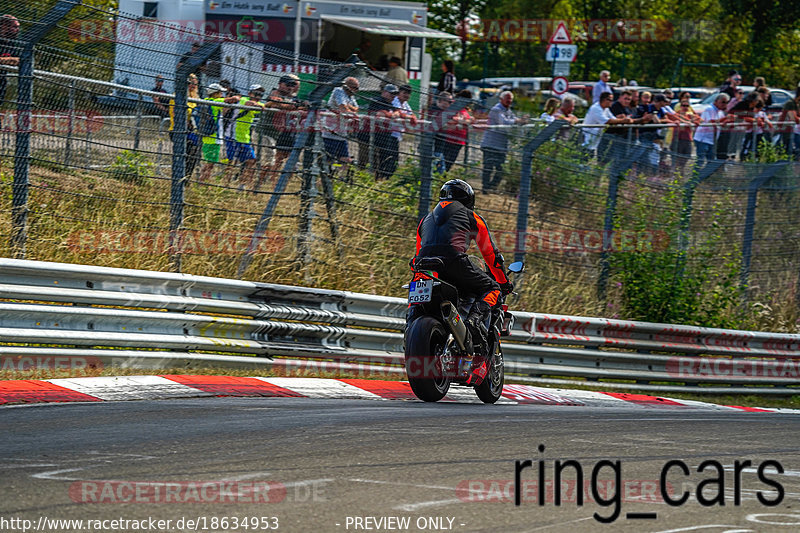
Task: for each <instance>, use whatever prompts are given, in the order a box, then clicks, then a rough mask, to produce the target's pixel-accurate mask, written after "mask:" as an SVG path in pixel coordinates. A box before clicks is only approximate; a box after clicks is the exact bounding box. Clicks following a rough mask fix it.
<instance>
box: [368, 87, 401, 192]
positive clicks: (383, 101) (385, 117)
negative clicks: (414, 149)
mask: <svg viewBox="0 0 800 533" xmlns="http://www.w3.org/2000/svg"><path fill="white" fill-rule="evenodd" d="M399 93H400V89H398V88H397V86H396V85H392V84H391V83H390V84H388V85H386V86H385V87H384V88H383V90H382V91H381V97H380V98H376V99H375V100H373V101H372V102H370V104H369V108H368V109H367V112H368V113H369V114H370V116H371V117H373V120H376V126H375V158H376V163H377V167H378V168H377V169H376V172H375V181H381V180H385V179H388V178H389V177H390V176H391V175H392V174H394V171H395V170H397V159H398V157H399V144H398V142H397V138H396V137H393V136H392V131H391V130H392V128H391V122H392V121H393V120H394V119H396V118H400V116H401V113H400V111H399V110H397V109H396V108H395V107H394V106H393V105H392V102H393V101H394V99H395V96H397V95H398V94H399Z"/></svg>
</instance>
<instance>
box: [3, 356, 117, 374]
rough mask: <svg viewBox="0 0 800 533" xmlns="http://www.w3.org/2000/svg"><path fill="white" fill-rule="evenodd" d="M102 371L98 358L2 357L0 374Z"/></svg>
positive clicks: (101, 364)
mask: <svg viewBox="0 0 800 533" xmlns="http://www.w3.org/2000/svg"><path fill="white" fill-rule="evenodd" d="M88 369H95V370H102V369H103V361H101V360H100V358H99V357H93V356H83V355H3V356H0V372H2V371H5V372H31V371H36V370H88Z"/></svg>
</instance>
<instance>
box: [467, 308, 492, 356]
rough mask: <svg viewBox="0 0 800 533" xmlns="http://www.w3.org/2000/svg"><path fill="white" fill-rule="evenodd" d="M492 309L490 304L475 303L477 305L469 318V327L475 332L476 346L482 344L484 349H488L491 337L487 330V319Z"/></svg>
mask: <svg viewBox="0 0 800 533" xmlns="http://www.w3.org/2000/svg"><path fill="white" fill-rule="evenodd" d="M491 309H492V308H491V306H490V305H489V304H488V303H486V302H484V301H483V300H480V301H478V302H475V305H473V306H472V310H471V311H470V312H469V316H468V317H467V325H469V327H470V329H471V330H472V332H473V335H474V338H475V344H478V343H480V344H482V345H483V347H484V349H485V348H486V345H487V344H486V343H487V340H488V336H489V330H488V329H487V328H486V318H487V317H488V316H489V312H490V311H491Z"/></svg>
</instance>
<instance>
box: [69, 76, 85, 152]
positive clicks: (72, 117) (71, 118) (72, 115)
mask: <svg viewBox="0 0 800 533" xmlns="http://www.w3.org/2000/svg"><path fill="white" fill-rule="evenodd" d="M86 127H87V128H88V127H89V126H88V123H87V126H86ZM74 131H75V82H74V81H71V82H69V115H68V118H67V139H66V148H65V149H64V166H67V167H69V166H70V164H71V163H72V134H73V132H74Z"/></svg>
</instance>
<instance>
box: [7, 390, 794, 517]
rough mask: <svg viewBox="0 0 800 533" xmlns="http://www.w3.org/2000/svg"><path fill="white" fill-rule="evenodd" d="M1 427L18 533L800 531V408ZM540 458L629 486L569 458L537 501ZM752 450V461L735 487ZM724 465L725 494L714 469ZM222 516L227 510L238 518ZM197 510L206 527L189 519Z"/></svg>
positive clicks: (181, 403)
mask: <svg viewBox="0 0 800 533" xmlns="http://www.w3.org/2000/svg"><path fill="white" fill-rule="evenodd" d="M0 426H1V427H2V433H1V434H0V435H1V436H0V446H2V450H3V458H4V459H3V461H2V463H0V471H1V472H0V476H1V477H2V498H1V499H0V529H2V530H4V531H13V530H17V531H21V530H22V529H21V527H20V525H21V524H23V523H22V522H20V521H18V522H5V523H4V522H3V520H4V519H5V520H10V519H18V520H22V519H27V520H31V521H32V522H31V524H30V525H29V526H30V528H31V530H34V528H35V527H36V526H39V531H101V530H105V531H111V530H113V531H137V530H138V531H141V530H142V529H135V528H134V527H132V525H135V526H136V527H140V525H136V524H134V523H132V522H128V523H127V525H128V526H129V527H127V528H126V527H122V526H121V524H124V523H122V522H118V523H112V522H106V523H105V524H103V523H100V524H95V525H99V526H106V528H105V529H100V528H97V527H86V525H87V523H84V524H83V526H84V527H82V528H76V527H75V526H74V524H73V526H72V527H63V525H62V527H55V525H54V524H53V523H52V522H48V521H50V520H53V519H79V520H103V519H105V520H112V519H125V520H145V519H148V518H152V519H153V520H154V521H157V520H162V521H166V520H171V521H172V522H171V523H170V524H169V525H166V524H165V522H162V525H163V526H164V527H163V528H161V529H158V528H154V529H150V530H151V531H194V530H198V531H266V530H267V529H264V526H266V525H269V526H270V527H272V526H274V525H275V521H274V520H272V519H268V518H269V517H277V525H278V529H277V530H278V531H293V532H294V531H297V532H312V531H324V532H327V531H332V532H344V531H464V532H466V531H486V532H489V531H491V532H495V531H502V532H514V533H516V532H519V533H521V532H539V531H542V532H569V533H574V532H580V531H637V532H639V531H644V532H667V531H676V532H677V531H700V532H705V533H708V532H711V533H721V532H723V531H727V532H732V531H737V532H742V533H743V532H750V531H753V532H755V531H758V532H761V531H769V532H771V531H778V532H783V531H785V532H790V531H791V532H794V531H798V530H799V529H800V439H798V436H800V415H795V414H787V413H780V414H777V413H768V412H753V413H750V412H742V411H719V410H703V409H699V410H691V411H687V410H685V409H664V408H661V409H652V410H651V409H635V410H634V409H625V408H614V407H607V408H603V409H599V408H596V407H585V406H555V405H494V406H488V405H475V404H459V403H441V404H434V405H428V404H423V403H420V402H409V401H400V402H376V401H370V400H337V399H313V398H194V399H174V400H160V401H127V402H116V401H111V402H98V403H74V404H60V405H54V404H43V405H33V406H18V407H4V408H2V409H0ZM540 444H541V445H544V446H545V451H544V452H542V453H540V452H539V451H538V449H537V448H538V446H539V445H540ZM525 459H532V460H533V469H530V468H529V469H527V470H524V471H523V472H522V474H521V478H522V481H523V485H524V486H525V487H526V490H527V492H526V493H524V494H522V502H521V505H520V506H519V507H517V506H515V505H514V502H513V498H514V491H513V487H514V485H513V479H514V472H515V461H516V460H525ZM540 459H542V460H543V464H544V465H545V470H544V472H545V479H546V480H547V481H548V482H549V481H552V479H553V464H554V461H555V460H561V461H566V460H570V459H572V460H575V461H576V462H577V463H579V464H580V466H581V467H582V469H583V470H584V477H585V483H586V484H587V485H588V486H587V487H586V494H587V495H588V496H591V494H592V491H591V478H592V476H591V473H592V470H593V469H594V468H595V467H596V465H598V462H599V461H602V460H611V461H620V466H619V471H620V480H621V485H620V489H619V490H616V489H615V485H613V484H611V481H612V480H613V479H614V477H615V476H614V470H613V469H612V468H611V467H605V468H600V469H599V470H597V475H596V476H595V478H596V479H597V483H596V486H597V487H598V492H597V496H598V497H599V498H601V499H603V498H605V499H606V500H605V501H606V504H605V505H600V504H598V503H596V502H594V501H590V498H586V499H585V500H584V502H583V504H582V505H579V504H578V503H577V501H576V491H575V484H574V483H571V482H570V480H574V479H575V475H574V469H570V468H567V469H565V474H564V479H565V480H566V482H565V483H564V490H563V491H562V502H561V505H560V506H557V505H555V503H554V498H555V494H554V491H553V490H552V488H553V487H552V485H551V484H548V483H546V484H545V485H546V486H547V487H548V490H547V491H546V496H545V501H544V505H539V504H538V501H537V498H536V494H537V488H536V486H535V483H536V480H537V477H538V470H537V468H538V467H537V465H538V463H537V461H538V460H540ZM670 460H682V461H683V462H684V463H686V465H687V466H688V468H689V469H690V474H689V475H688V476H684V475H683V473H682V472H681V471H680V468H678V467H676V468H674V469H672V470H670V471H669V476H668V478H667V481H668V483H669V484H670V490H671V491H672V492H671V497H673V498H677V497H679V496H681V495H682V494H683V491H684V490H686V491H687V493H688V494H690V497H689V498H688V500H687V501H686V502H685V503H684V504H683V505H681V506H676V507H672V506H669V505H667V504H666V503H665V502H664V501H663V499H662V498H661V497H660V496H659V491H658V490H657V489H656V487H657V483H658V480H659V475H660V472H661V469H662V467H663V466H664V465H665V463H666V462H667V461H670ZM705 460H713V461H718V462H719V463H720V464H721V465H723V468H724V470H723V472H722V474H719V473H718V472H717V470H716V469H713V468H712V469H707V470H704V471H703V472H702V473H698V472H696V469H697V467H698V465H700V464H701V463H702V462H703V461H705ZM737 460H738V461H745V460H749V461H751V462H752V466H751V467H747V468H744V469H743V472H742V474H741V483H739V486H738V487H736V483H735V480H734V478H735V476H734V472H733V465H734V462H735V461H737ZM768 460H773V461H777V462H779V463H780V465H781V467H782V468H783V469H784V473H783V474H782V475H779V474H777V473H775V471H774V469H771V468H766V470H765V473H764V477H766V478H767V479H768V480H770V481H771V483H773V485H774V484H777V485H779V486H780V487H781V489H782V490H783V492H784V497H783V501H782V502H781V503H780V504H779V505H777V506H768V505H765V504H763V503H761V502H759V500H758V499H757V495H758V493H760V494H761V495H762V497H764V498H766V500H768V501H774V500H775V499H776V498H777V496H778V493H777V491H776V490H775V489H776V487H774V486H770V485H768V484H766V483H765V482H763V481H760V480H759V477H758V474H757V468H758V466H759V465H760V464H761V463H763V462H765V461H768ZM720 476H722V478H723V481H724V489H723V490H719V486H718V485H716V484H714V482H713V480H714V479H718V478H719V477H720ZM708 479H711V480H712V482H707V483H706V484H705V492H702V491H701V492H702V494H701V498H703V497H704V496H705V497H706V498H714V497H715V496H716V497H718V499H722V500H723V501H724V506H721V505H719V504H715V505H713V506H711V507H706V506H703V505H701V504H700V503H699V502H698V500H697V496H696V493H697V490H696V489H697V486H698V485H699V484H701V482H703V481H704V480H708ZM132 482H138V483H137V484H133V483H132ZM264 482H271V484H265V483H264ZM168 486H171V487H173V489H174V490H173V491H172V492H171V493H170V492H169V491H168V490H167V487H168ZM132 487H133V488H132ZM175 487H178V488H175ZM209 487H210V488H209ZM214 487H217V489H218V490H217V493H215V492H214ZM219 487H225V488H223V489H222V490H221V492H220V491H219ZM257 487H260V489H259V488H257ZM265 487H266V488H265ZM622 487H624V488H622ZM204 489H205V493H201V492H198V490H200V491H202V490H204ZM137 490H138V492H136V491H137ZM258 490H261V492H260V493H258V492H255V493H254V492H253V491H258ZM737 493H738V494H739V495H740V498H741V501H739V502H738V505H737V502H736V500H735V498H736V494H737ZM615 495H618V496H619V499H618V503H619V505H616V503H614V502H615V499H616V498H615ZM253 499H256V500H259V501H258V502H256V503H253V502H252V500H253ZM220 500H221V501H220ZM263 500H268V502H265V501H263ZM209 502H211V503H209ZM615 509H618V510H619V517H618V518H617V519H616V520H615V521H614V522H613V523H610V524H603V523H601V522H599V521H598V520H597V519H596V518H595V517H594V515H595V513H596V514H597V515H598V516H601V517H608V516H611V515H613V513H614V510H615ZM636 513H655V515H656V516H655V518H651V517H642V515H637V514H636ZM637 516H639V517H638V518H637ZM214 517H216V518H217V522H212V519H213V518H214ZM222 517H228V518H229V520H228V523H227V527H223V525H222V523H221V522H220V521H219V519H221V518H222ZM262 517H263V518H265V519H267V520H261V518H262ZM393 517H397V518H396V519H395V518H393ZM42 518H45V521H44V522H41V523H40V522H39V521H40V519H42ZM182 518H183V519H184V521H183V523H181V524H180V525H181V526H182V527H177V526H178V524H177V522H178V520H180V519H182ZM234 518H236V519H238V520H239V522H238V527H236V528H234V527H233V525H234V522H233V519H234ZM189 519H191V520H196V521H198V523H197V524H193V525H192V526H193V527H186V526H187V523H186V520H189ZM243 519H247V520H248V528H247V529H245V528H243V527H242V523H241V521H242V520H243ZM254 519H255V520H256V521H257V522H258V526H257V527H256V528H253V527H251V526H252V524H253V523H254V522H253V520H254ZM359 519H360V520H359ZM405 519H408V522H405V521H404V520H405ZM152 523H156V522H152ZM15 524H16V529H15V528H14V525H15ZM48 524H49V525H50V527H49V528H48V527H46V526H47V525H48ZM56 525H57V524H56ZM115 525H116V526H117V527H112V526H115ZM3 526H5V527H3ZM212 526H213V527H212ZM269 530H270V531H274V530H275V529H274V528H272V529H269Z"/></svg>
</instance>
